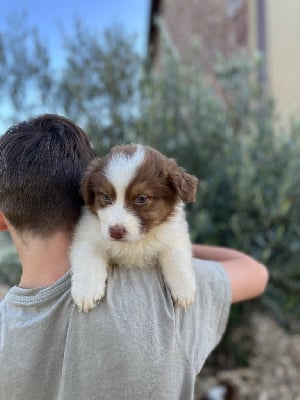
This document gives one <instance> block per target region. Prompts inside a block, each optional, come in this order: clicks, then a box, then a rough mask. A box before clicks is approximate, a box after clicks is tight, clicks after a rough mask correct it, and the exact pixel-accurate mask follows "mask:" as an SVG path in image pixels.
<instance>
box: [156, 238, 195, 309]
mask: <svg viewBox="0 0 300 400" xmlns="http://www.w3.org/2000/svg"><path fill="white" fill-rule="evenodd" d="M175 246H176V245H174V248H173V247H172V248H170V247H167V248H166V249H165V250H164V251H163V252H162V254H161V256H160V263H161V267H162V272H163V275H164V278H165V280H166V283H167V285H168V286H169V288H170V290H171V294H172V297H173V300H174V302H175V303H177V304H178V305H179V306H180V307H182V308H184V309H186V308H187V307H189V306H190V305H191V304H192V303H193V301H194V299H195V293H196V279H195V273H194V269H193V265H192V252H191V249H190V246H188V247H186V246H182V247H180V246H178V247H177V248H175Z"/></svg>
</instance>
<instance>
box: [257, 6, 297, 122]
mask: <svg viewBox="0 0 300 400" xmlns="http://www.w3.org/2000/svg"><path fill="white" fill-rule="evenodd" d="M250 1H251V0H250ZM266 32H267V76H268V87H269V90H270V93H271V94H272V95H273V96H274V98H275V99H276V104H277V108H278V111H279V113H280V115H282V116H283V118H284V120H285V121H287V120H288V118H289V116H290V114H291V113H296V114H298V116H299V117H300V0H266Z"/></svg>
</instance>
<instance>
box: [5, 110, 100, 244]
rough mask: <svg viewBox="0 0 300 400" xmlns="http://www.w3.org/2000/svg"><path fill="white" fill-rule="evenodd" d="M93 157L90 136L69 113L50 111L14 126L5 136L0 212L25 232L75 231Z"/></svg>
mask: <svg viewBox="0 0 300 400" xmlns="http://www.w3.org/2000/svg"><path fill="white" fill-rule="evenodd" d="M92 158H93V151H92V149H91V147H90V144H89V141H88V139H87V136H86V135H85V133H84V132H83V131H82V130H81V129H80V128H79V127H78V126H76V125H75V124H74V123H73V122H72V121H70V120H68V119H67V118H65V117H62V116H59V115H54V114H45V115H42V116H39V117H37V118H34V119H31V120H29V121H26V122H21V123H20V124H18V125H15V126H12V127H11V128H10V129H8V131H7V132H6V133H5V134H4V135H3V136H0V210H1V211H2V212H3V214H4V215H5V216H6V217H7V219H8V220H9V222H10V223H11V224H12V225H13V226H14V228H15V229H16V230H17V231H20V232H32V233H35V234H39V235H43V236H47V235H50V234H52V233H54V232H57V231H69V230H71V229H72V228H73V227H74V225H75V223H76V222H77V220H78V218H79V215H80V209H81V205H82V204H83V200H82V198H81V196H80V194H79V186H80V181H81V177H82V174H83V172H84V170H85V169H86V167H87V165H88V164H89V163H90V161H91V160H92Z"/></svg>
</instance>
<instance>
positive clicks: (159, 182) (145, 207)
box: [81, 144, 198, 241]
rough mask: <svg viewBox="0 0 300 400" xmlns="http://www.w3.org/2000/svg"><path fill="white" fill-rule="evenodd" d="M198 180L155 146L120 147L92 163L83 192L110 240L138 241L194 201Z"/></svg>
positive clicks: (87, 203)
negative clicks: (180, 205) (177, 207)
mask: <svg viewBox="0 0 300 400" xmlns="http://www.w3.org/2000/svg"><path fill="white" fill-rule="evenodd" d="M197 187H198V179H197V178H196V177H195V176H192V175H190V174H188V173H187V172H185V171H184V169H183V168H181V167H179V166H178V165H177V164H176V162H175V160H173V159H170V158H167V157H165V156H164V155H162V154H161V153H160V152H158V151H157V150H154V149H153V148H151V147H144V146H141V145H134V144H132V145H122V146H117V147H114V148H113V149H112V150H111V152H110V153H109V154H108V155H107V156H106V157H104V158H101V159H97V160H94V161H93V162H92V164H91V166H90V167H89V169H88V171H87V172H86V174H85V176H84V178H83V180H82V185H81V193H82V195H83V198H84V200H85V203H86V205H87V206H88V207H89V209H90V211H91V212H92V213H94V214H95V215H97V216H98V217H99V219H100V221H101V224H100V229H101V231H102V234H103V235H104V237H106V238H107V239H110V240H118V241H134V240H139V239H140V238H141V237H142V236H143V235H145V234H146V233H147V232H149V231H150V230H151V229H152V228H153V227H154V226H157V225H159V224H161V223H163V222H166V221H167V220H168V218H169V217H170V216H171V215H172V214H173V213H174V211H175V208H176V205H177V204H178V203H179V202H184V203H189V202H193V201H195V197H196V192H197Z"/></svg>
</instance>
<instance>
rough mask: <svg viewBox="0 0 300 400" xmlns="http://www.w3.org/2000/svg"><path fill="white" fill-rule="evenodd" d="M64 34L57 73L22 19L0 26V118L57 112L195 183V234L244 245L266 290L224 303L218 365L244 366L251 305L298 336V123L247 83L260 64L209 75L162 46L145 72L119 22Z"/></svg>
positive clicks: (12, 273) (229, 65)
mask: <svg viewBox="0 0 300 400" xmlns="http://www.w3.org/2000/svg"><path fill="white" fill-rule="evenodd" d="M63 40H64V54H65V59H64V64H63V67H62V68H61V69H60V70H55V69H54V68H53V66H52V64H51V59H50V58H49V54H48V51H47V48H46V47H45V46H44V45H43V42H42V40H41V39H40V38H39V33H38V31H36V30H35V29H34V28H31V27H28V26H26V21H25V22H24V21H22V23H20V21H19V24H18V28H17V29H15V30H14V29H9V31H2V32H0V103H1V102H2V104H4V102H7V101H9V103H10V105H11V108H12V110H13V113H12V116H13V117H12V118H11V120H10V121H7V122H9V123H11V122H13V120H15V121H20V120H21V119H22V118H25V119H27V118H29V117H30V116H34V115H35V114H36V113H41V112H51V113H54V112H57V113H61V114H64V115H66V116H68V117H69V118H71V119H73V120H74V121H75V122H77V123H78V124H79V125H81V126H82V128H83V129H85V130H86V132H87V133H88V135H89V137H90V140H91V141H92V144H93V146H94V149H95V151H96V152H97V153H98V154H99V155H103V154H105V153H106V152H107V151H108V149H109V148H110V147H111V146H112V145H115V144H119V143H123V142H134V141H137V142H142V143H145V144H150V145H152V146H154V147H156V148H158V149H159V150H161V151H162V152H164V153H165V154H167V155H169V156H170V157H174V158H176V159H177V161H178V162H179V164H181V165H182V166H184V167H185V168H186V169H187V170H188V171H190V172H191V173H193V174H195V175H197V176H198V177H199V178H200V188H199V193H198V200H197V202H196V203H195V204H194V205H192V206H190V207H188V208H187V214H188V219H189V223H190V228H191V236H192V239H193V241H195V242H200V243H207V244H215V245H222V246H230V247H233V248H237V249H239V250H242V251H245V252H246V253H249V254H251V255H252V256H254V257H256V258H257V259H259V260H261V261H262V262H263V263H265V264H266V265H268V267H269V270H270V276H271V279H270V284H269V286H268V289H267V291H266V293H265V294H264V296H262V297H261V298H259V299H257V300H256V301H252V302H249V303H243V304H240V305H236V306H234V307H233V309H232V313H231V319H230V323H229V329H228V332H227V336H226V338H225V340H224V341H223V343H222V346H221V347H220V349H219V351H218V352H217V353H216V355H215V356H214V358H213V362H214V363H215V365H221V364H222V363H223V364H226V365H227V366H228V365H229V364H230V363H233V364H239V365H242V364H245V363H247V358H248V355H249V353H250V352H251V338H250V337H249V336H248V334H247V321H248V319H249V315H250V314H251V312H252V311H253V310H254V309H258V308H260V309H263V310H264V311H266V312H270V313H272V314H273V315H274V316H275V317H276V318H277V320H278V322H279V323H280V324H282V325H283V326H284V327H285V328H286V329H288V330H290V331H299V328H300V322H299V318H297V315H299V314H300V301H299V290H300V263H299V256H300V227H299V223H298V221H299V219H300V218H299V217H300V202H299V198H300V184H299V167H300V165H299V163H300V157H299V155H300V125H299V124H298V123H297V121H294V120H291V124H290V125H289V126H286V127H285V128H280V126H281V125H280V121H279V120H278V118H277V117H276V114H275V111H274V110H275V107H274V104H273V101H272V99H270V98H269V97H268V96H267V95H266V93H265V91H264V88H263V87H262V86H261V85H260V84H259V83H258V81H257V79H256V76H257V69H258V66H259V63H260V62H261V60H260V59H259V58H256V59H249V57H248V56H247V55H246V54H243V53H241V54H238V55H235V56H232V57H231V58H229V59H222V58H221V57H220V59H219V62H218V63H217V65H216V66H215V70H214V76H213V78H209V79H208V77H206V76H205V75H204V73H203V71H202V69H201V52H199V62H195V63H194V64H193V65H185V64H184V63H183V62H181V60H180V59H179V58H178V56H177V55H176V52H174V51H173V46H172V45H171V44H170V43H167V42H166V43H165V51H164V56H163V58H162V60H161V65H160V67H159V68H155V69H153V68H149V64H148V62H147V60H143V59H141V57H140V56H139V55H138V54H137V53H136V52H135V50H134V38H133V36H131V35H129V34H128V33H127V32H125V31H124V29H122V28H121V27H113V28H112V29H110V30H107V31H105V32H98V31H93V30H91V29H88V28H87V27H85V26H84V25H83V24H82V22H80V21H78V20H76V21H74V29H73V32H72V34H70V36H64V38H63ZM2 109H3V108H2ZM4 109H5V108H4ZM1 117H2V118H4V117H5V116H4V115H2V116H1ZM1 240H2V241H3V243H2V244H1V257H0V280H2V281H3V282H7V283H8V284H10V285H11V284H13V283H15V282H16V281H17V279H18V274H19V272H20V270H19V266H18V261H17V258H16V255H15V253H14V252H13V251H12V250H11V247H10V245H9V244H8V242H7V238H6V237H4V236H3V235H2V239H1ZM2 248H3V249H4V250H5V251H4V253H3V252H2ZM233 343H234V344H235V346H233ZM225 356H226V357H225ZM225 360H226V361H225Z"/></svg>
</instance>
